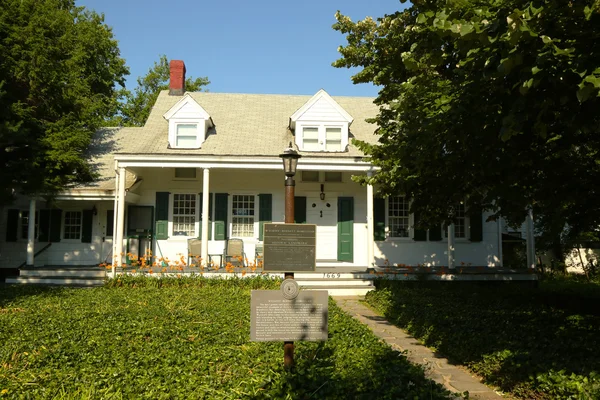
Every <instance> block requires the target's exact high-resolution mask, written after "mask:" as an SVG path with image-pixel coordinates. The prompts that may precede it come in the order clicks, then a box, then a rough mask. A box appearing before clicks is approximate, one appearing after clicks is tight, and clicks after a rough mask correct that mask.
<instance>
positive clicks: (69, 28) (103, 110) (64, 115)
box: [0, 0, 128, 205]
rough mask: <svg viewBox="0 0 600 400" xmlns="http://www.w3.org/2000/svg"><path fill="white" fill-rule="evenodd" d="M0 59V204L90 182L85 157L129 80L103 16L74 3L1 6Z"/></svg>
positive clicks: (31, 0)
mask: <svg viewBox="0 0 600 400" xmlns="http://www.w3.org/2000/svg"><path fill="white" fill-rule="evenodd" d="M0 54H1V55H2V56H1V57H0V188H1V189H0V205H1V204H3V203H5V202H8V201H10V200H11V198H12V196H13V192H14V191H19V192H23V193H26V194H35V193H52V192H54V191H56V190H59V189H61V188H63V187H65V186H66V185H69V184H74V183H82V182H87V181H90V180H91V179H92V178H93V177H94V171H93V169H92V167H91V166H89V165H88V163H87V162H86V158H85V156H84V153H85V151H86V149H87V147H88V145H89V143H90V140H91V136H92V134H93V133H94V132H95V131H96V129H97V127H99V126H101V125H102V124H103V121H104V120H105V119H106V118H107V117H108V116H110V115H112V114H114V112H115V111H116V109H117V91H116V85H117V84H119V85H121V86H123V85H124V76H125V75H126V74H128V70H127V67H126V66H125V61H124V60H123V59H122V58H121V57H120V56H119V49H118V47H117V42H116V40H115V39H114V38H113V34H112V31H111V29H110V28H109V27H108V26H106V24H105V23H104V17H103V16H101V15H98V14H96V13H95V12H91V11H88V10H86V9H85V8H83V7H76V6H75V2H74V1H73V0H3V1H2V6H1V7H0Z"/></svg>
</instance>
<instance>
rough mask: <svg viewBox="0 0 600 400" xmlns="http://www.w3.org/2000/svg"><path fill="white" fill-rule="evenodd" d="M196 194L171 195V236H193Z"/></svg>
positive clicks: (194, 230) (194, 231)
mask: <svg viewBox="0 0 600 400" xmlns="http://www.w3.org/2000/svg"><path fill="white" fill-rule="evenodd" d="M195 233H196V195H195V194H174V195H173V236H195Z"/></svg>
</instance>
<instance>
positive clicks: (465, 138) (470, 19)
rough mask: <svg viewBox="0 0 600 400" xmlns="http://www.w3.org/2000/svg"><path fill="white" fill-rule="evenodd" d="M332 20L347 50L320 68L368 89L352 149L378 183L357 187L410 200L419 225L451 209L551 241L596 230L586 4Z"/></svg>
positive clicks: (464, 4)
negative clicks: (461, 207) (372, 95)
mask: <svg viewBox="0 0 600 400" xmlns="http://www.w3.org/2000/svg"><path fill="white" fill-rule="evenodd" d="M402 3H404V1H402ZM336 18H337V23H336V24H334V26H333V28H334V29H335V30H337V31H339V32H341V33H343V34H345V35H346V39H347V41H348V43H347V45H345V46H342V47H340V49H339V51H340V53H341V55H342V58H341V59H339V60H337V61H335V62H334V64H333V65H334V66H335V67H348V68H349V67H359V68H360V70H359V72H358V73H357V74H355V75H354V76H353V81H354V83H364V82H372V83H374V84H376V85H380V86H381V90H380V91H379V95H378V97H377V98H376V103H377V104H378V105H379V106H380V109H379V113H378V115H377V116H376V117H375V118H373V119H372V122H373V123H376V124H377V125H378V127H379V128H378V131H377V133H378V143H377V144H375V145H372V144H368V143H365V142H358V143H357V144H358V146H359V147H360V148H361V149H362V150H363V151H364V152H365V153H366V154H367V156H369V157H370V158H371V159H372V161H373V163H374V164H375V165H376V166H377V167H380V168H381V171H380V172H378V173H377V174H376V175H374V176H373V177H372V178H368V177H361V178H359V179H358V180H359V181H360V182H362V183H366V182H369V183H372V184H377V185H379V187H380V190H381V192H382V193H384V194H392V193H402V194H405V195H406V196H407V197H408V198H410V199H412V205H411V208H412V211H413V212H417V213H418V214H419V217H420V218H419V221H420V225H421V226H432V224H438V223H439V222H440V221H442V220H448V219H449V217H448V211H449V207H450V206H452V205H453V204H456V203H457V202H459V201H465V202H466V205H467V207H469V208H472V209H479V208H480V209H485V210H490V211H493V212H494V216H497V215H500V214H502V215H503V216H505V217H507V218H508V220H509V222H511V223H513V224H520V223H521V222H522V221H523V219H524V217H525V213H526V209H527V208H528V207H530V206H531V207H533V210H534V215H535V216H536V217H537V218H536V220H537V222H536V223H537V224H538V226H541V227H542V229H543V231H544V232H545V233H546V234H547V235H549V236H550V237H552V238H555V239H557V238H559V236H560V235H561V233H563V232H564V228H565V226H568V227H569V230H568V232H569V234H572V235H574V236H575V235H577V234H579V233H580V232H583V231H586V230H593V229H596V228H597V227H598V226H600V190H599V189H598V182H600V154H599V150H600V134H599V133H600V132H599V127H600V112H598V110H600V97H598V96H599V94H598V90H599V88H600V29H598V27H600V1H598V0H596V1H592V0H587V1H562V0H540V1H526V0H472V1H467V0H448V1H432V0H414V1H413V2H412V6H410V7H408V8H406V9H404V10H402V11H398V12H396V13H394V14H392V15H386V16H384V17H382V18H379V19H377V21H375V20H373V19H371V18H367V19H365V20H363V21H358V22H353V21H351V20H350V18H348V17H346V16H344V15H342V14H341V13H339V12H338V13H337V14H336ZM494 216H493V217H494ZM493 217H492V218H493ZM557 240H558V239H557Z"/></svg>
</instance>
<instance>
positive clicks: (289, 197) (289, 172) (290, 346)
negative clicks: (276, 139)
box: [279, 142, 301, 369]
mask: <svg viewBox="0 0 600 400" xmlns="http://www.w3.org/2000/svg"><path fill="white" fill-rule="evenodd" d="M279 157H281V159H282V160H283V170H284V172H285V223H286V224H293V223H294V195H295V191H296V182H295V181H294V175H296V167H297V165H298V159H299V158H300V157H301V156H300V154H298V152H297V151H295V150H294V149H293V148H292V142H290V144H289V146H288V148H287V149H285V150H284V152H283V153H282V154H280V155H279ZM284 278H285V279H294V273H293V272H286V273H285V274H284ZM283 366H284V367H285V368H286V369H291V368H292V367H293V366H294V342H288V341H285V342H283Z"/></svg>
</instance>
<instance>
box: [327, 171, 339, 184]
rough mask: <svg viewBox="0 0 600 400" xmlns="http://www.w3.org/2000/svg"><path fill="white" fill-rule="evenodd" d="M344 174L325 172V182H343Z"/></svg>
mask: <svg viewBox="0 0 600 400" xmlns="http://www.w3.org/2000/svg"><path fill="white" fill-rule="evenodd" d="M341 181H342V173H341V172H337V171H325V182H341Z"/></svg>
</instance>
